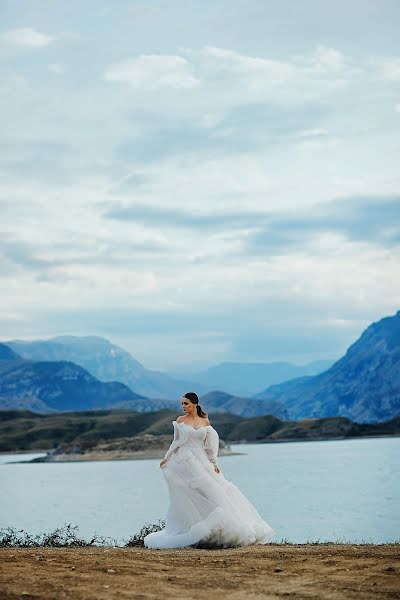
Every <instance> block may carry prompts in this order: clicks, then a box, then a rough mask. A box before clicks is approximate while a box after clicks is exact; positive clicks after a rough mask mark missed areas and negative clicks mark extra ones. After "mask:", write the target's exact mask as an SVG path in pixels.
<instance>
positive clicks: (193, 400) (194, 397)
mask: <svg viewBox="0 0 400 600" xmlns="http://www.w3.org/2000/svg"><path fill="white" fill-rule="evenodd" d="M183 397H184V398H187V399H188V400H190V402H191V403H192V404H195V405H196V410H197V414H198V415H199V417H206V416H207V413H205V412H204V410H203V409H202V408H201V406H200V404H199V397H198V395H197V394H195V393H194V392H186V394H183Z"/></svg>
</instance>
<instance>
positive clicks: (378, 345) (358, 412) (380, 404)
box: [254, 311, 400, 423]
mask: <svg viewBox="0 0 400 600" xmlns="http://www.w3.org/2000/svg"><path fill="white" fill-rule="evenodd" d="M254 399H255V400H270V401H275V402H280V403H281V404H283V405H284V406H285V407H286V409H287V411H288V414H289V417H290V418H291V419H299V418H303V417H328V416H343V417H348V418H349V419H352V420H355V421H357V422H359V423H373V422H380V421H385V420H387V419H390V418H392V417H395V416H397V415H399V414H400V311H398V312H397V313H396V314H395V315H393V316H389V317H385V318H383V319H381V320H380V321H377V322H374V323H372V324H371V325H370V326H369V327H368V328H367V329H366V330H365V331H364V332H363V333H362V335H361V336H360V338H359V339H358V340H356V341H355V342H354V343H353V344H352V345H351V346H350V347H349V349H348V350H347V352H346V354H345V355H344V356H343V357H342V358H341V359H340V360H338V361H337V362H336V363H335V364H334V365H332V367H330V368H329V369H328V370H327V371H324V372H323V373H320V374H319V375H316V376H314V377H300V378H297V379H294V380H291V381H288V382H285V383H282V384H280V385H274V386H270V387H268V388H267V389H266V390H264V391H263V392H261V393H259V394H256V396H254Z"/></svg>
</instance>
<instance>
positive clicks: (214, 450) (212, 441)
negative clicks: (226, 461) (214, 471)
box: [204, 426, 219, 465]
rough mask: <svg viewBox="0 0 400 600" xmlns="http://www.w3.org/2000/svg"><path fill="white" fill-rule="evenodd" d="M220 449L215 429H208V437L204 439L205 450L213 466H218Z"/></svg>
mask: <svg viewBox="0 0 400 600" xmlns="http://www.w3.org/2000/svg"><path fill="white" fill-rule="evenodd" d="M218 449H219V435H218V433H217V431H216V430H215V429H214V428H213V427H211V426H210V427H207V433H206V437H205V438H204V450H205V451H206V453H207V456H208V458H209V459H210V462H212V463H213V465H216V464H217V456H218Z"/></svg>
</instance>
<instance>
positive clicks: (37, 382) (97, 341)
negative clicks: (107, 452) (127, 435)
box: [0, 311, 400, 423]
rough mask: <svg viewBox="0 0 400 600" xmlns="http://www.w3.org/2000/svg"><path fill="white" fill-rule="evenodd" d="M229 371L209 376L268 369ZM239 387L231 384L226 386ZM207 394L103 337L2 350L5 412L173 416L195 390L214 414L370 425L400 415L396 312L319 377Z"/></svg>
mask: <svg viewBox="0 0 400 600" xmlns="http://www.w3.org/2000/svg"><path fill="white" fill-rule="evenodd" d="M19 353H20V354H21V355H22V357H23V358H21V357H19V356H18V354H19ZM66 359H68V360H66ZM276 364H280V365H282V363H275V366H276ZM318 364H319V365H320V366H321V363H317V364H315V363H314V366H313V365H308V366H307V365H306V368H308V369H309V370H312V369H313V368H317V366H318ZM234 365H235V363H229V364H228V366H226V364H225V365H223V366H221V365H219V366H217V367H215V368H212V369H210V370H209V372H210V373H211V375H213V376H214V377H228V374H229V372H230V370H231V369H233V370H235V369H236V370H237V371H238V372H241V373H242V374H243V378H244V379H245V378H246V374H249V373H254V372H256V371H258V370H259V372H260V373H262V371H263V369H265V365H263V366H262V367H259V366H257V367H256V368H254V365H252V364H249V365H237V364H236V366H234ZM293 369H294V370H296V369H297V368H296V367H294V366H293V365H287V364H284V365H283V366H282V368H280V369H277V373H276V374H275V375H276V377H278V378H279V377H282V376H283V374H284V373H287V372H289V371H290V372H292V373H293ZM265 372H268V369H265ZM269 372H270V374H271V373H272V372H273V368H272V369H269ZM258 375H259V376H260V377H261V375H260V374H259V373H258ZM100 379H102V381H100ZM127 381H128V382H131V385H128V384H126V382H127ZM213 381H215V379H214V380H213ZM236 381H238V379H237V378H236V379H235V377H232V382H231V385H232V386H234V385H235V382H236ZM164 383H165V385H166V386H167V388H166V391H164V388H163V387H162V386H163V385H164ZM170 385H171V386H172V388H173V389H174V390H175V391H176V393H174V395H173V396H172V397H171V395H170V396H168V394H169V393H170V392H169V391H168V390H170V389H171V388H170V387H168V386H170ZM134 386H135V387H134ZM145 386H148V388H149V389H157V391H159V393H160V396H159V397H156V398H154V397H151V396H150V397H146V396H145V395H143V394H139V393H138V390H140V389H143V387H145ZM152 386H153V387H152ZM211 386H212V383H211ZM205 387H206V386H205V385H203V386H201V385H199V384H197V383H194V384H193V385H192V384H191V383H190V382H189V383H188V382H187V381H181V382H179V381H178V380H173V378H170V377H169V376H168V375H166V374H162V373H158V372H154V371H150V370H147V369H145V368H144V367H143V366H142V365H141V364H140V363H138V362H137V361H136V360H135V359H134V358H133V357H132V356H131V355H130V354H129V353H128V352H126V351H125V350H123V349H121V348H119V347H117V346H114V345H113V344H111V343H110V342H109V341H107V340H104V339H103V338H98V337H83V338H79V337H70V336H63V337H58V338H53V339H52V340H46V341H41V340H39V341H32V342H23V341H12V342H8V344H7V345H4V344H3V345H0V408H2V409H4V408H17V407H20V408H26V409H31V410H36V411H39V412H46V411H49V412H51V411H54V410H56V411H57V410H78V409H81V410H88V409H91V408H112V407H114V408H116V407H127V408H131V409H134V410H137V411H143V412H148V411H154V410H159V409H161V408H171V407H173V408H174V409H175V408H176V410H177V411H178V410H179V397H180V395H181V394H182V393H183V392H184V391H188V389H191V388H192V389H193V388H194V389H195V390H196V391H197V392H198V393H199V395H200V396H201V402H202V404H204V406H205V407H206V410H207V411H209V412H210V413H211V414H212V413H220V412H229V413H232V414H236V415H240V416H246V417H256V416H260V415H266V414H272V415H275V416H276V417H278V418H281V419H292V420H293V419H300V418H305V417H307V418H308V417H331V416H342V417H347V418H350V419H352V420H354V421H357V422H360V423H372V422H380V421H384V420H388V419H391V418H393V417H396V416H398V415H399V414H400V311H398V312H397V313H396V314H395V315H393V316H390V317H385V318H383V319H381V320H380V321H378V322H376V323H372V324H371V325H370V326H369V327H368V328H367V329H366V330H365V331H364V332H363V334H362V335H361V336H360V338H359V339H358V340H357V341H356V342H354V343H353V344H352V345H351V346H350V347H349V349H348V350H347V352H346V354H345V355H344V356H343V357H342V358H341V359H340V360H338V361H337V362H335V363H334V364H333V365H332V366H330V367H329V368H328V369H326V370H325V371H323V372H322V373H319V374H317V375H303V376H301V377H296V378H294V379H289V380H288V381H285V382H283V383H279V384H276V385H269V382H268V381H267V384H266V386H265V389H264V390H263V391H262V392H259V393H257V394H255V395H253V396H252V397H249V396H241V395H240V394H238V393H227V392H226V390H224V389H219V390H215V388H214V389H212V391H209V390H207V389H206V390H204V388H205Z"/></svg>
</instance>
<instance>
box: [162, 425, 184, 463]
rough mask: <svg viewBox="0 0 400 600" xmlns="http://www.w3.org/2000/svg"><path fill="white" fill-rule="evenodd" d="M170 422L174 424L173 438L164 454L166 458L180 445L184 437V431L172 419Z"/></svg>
mask: <svg viewBox="0 0 400 600" xmlns="http://www.w3.org/2000/svg"><path fill="white" fill-rule="evenodd" d="M172 424H173V426H174V439H173V440H172V443H171V445H170V447H169V448H168V450H167V452H166V454H165V456H164V458H166V459H167V460H168V459H169V458H170V457H171V456H172V455H173V454H175V453H176V452H177V451H178V448H179V446H182V444H183V443H184V441H185V438H186V436H185V433H184V432H183V431H182V429H180V428H179V425H178V423H177V422H176V421H172Z"/></svg>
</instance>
